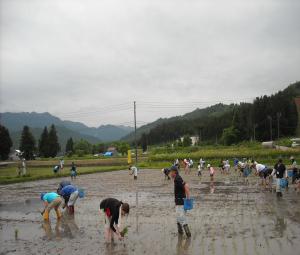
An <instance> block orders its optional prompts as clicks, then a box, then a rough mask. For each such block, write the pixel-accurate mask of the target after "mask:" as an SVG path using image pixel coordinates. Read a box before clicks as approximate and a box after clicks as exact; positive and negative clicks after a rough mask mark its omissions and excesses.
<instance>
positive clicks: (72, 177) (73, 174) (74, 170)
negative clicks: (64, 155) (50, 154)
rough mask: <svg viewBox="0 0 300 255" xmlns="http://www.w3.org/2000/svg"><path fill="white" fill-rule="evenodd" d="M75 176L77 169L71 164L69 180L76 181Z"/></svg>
mask: <svg viewBox="0 0 300 255" xmlns="http://www.w3.org/2000/svg"><path fill="white" fill-rule="evenodd" d="M76 176H77V168H76V165H75V163H74V162H72V166H71V179H72V180H73V179H76Z"/></svg>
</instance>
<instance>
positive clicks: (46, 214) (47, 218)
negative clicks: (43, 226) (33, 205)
mask: <svg viewBox="0 0 300 255" xmlns="http://www.w3.org/2000/svg"><path fill="white" fill-rule="evenodd" d="M43 218H44V220H47V221H48V220H49V211H48V210H45V211H44V213H43Z"/></svg>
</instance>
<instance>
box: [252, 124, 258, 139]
mask: <svg viewBox="0 0 300 255" xmlns="http://www.w3.org/2000/svg"><path fill="white" fill-rule="evenodd" d="M257 126H258V125H257V124H254V127H253V139H254V141H255V140H256V137H255V131H256V128H257Z"/></svg>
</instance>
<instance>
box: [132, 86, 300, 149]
mask: <svg viewBox="0 0 300 255" xmlns="http://www.w3.org/2000/svg"><path fill="white" fill-rule="evenodd" d="M298 96H300V82H296V83H295V84H292V85H290V86H289V87H287V88H286V89H285V90H283V91H279V92H278V93H276V94H274V95H271V96H263V97H257V98H256V99H255V100H254V101H253V103H240V104H232V105H222V104H219V105H215V106H212V107H208V108H205V109H202V110H200V109H197V110H196V111H194V112H192V113H188V114H186V115H183V116H180V117H174V118H170V119H165V120H158V121H156V122H153V123H150V124H148V125H147V126H143V127H141V128H140V129H138V132H139V143H140V144H143V143H147V144H159V143H166V142H174V141H175V140H176V139H178V138H179V137H181V136H184V135H187V134H188V135H198V136H200V137H201V139H202V141H209V142H212V141H215V140H218V141H220V139H221V138H223V139H225V138H224V137H226V135H229V136H230V141H231V143H232V142H234V143H236V142H240V141H244V140H250V139H254V135H255V139H256V140H258V141H264V140H270V139H271V130H272V139H274V138H277V136H278V130H277V126H278V124H279V136H280V137H283V136H293V135H295V134H296V130H297V123H298V112H297V107H296V103H295V98H296V97H298ZM141 133H144V134H143V136H141ZM254 133H255V134H254ZM131 137H132V134H130V135H129V136H127V137H126V138H127V139H130V138H131Z"/></svg>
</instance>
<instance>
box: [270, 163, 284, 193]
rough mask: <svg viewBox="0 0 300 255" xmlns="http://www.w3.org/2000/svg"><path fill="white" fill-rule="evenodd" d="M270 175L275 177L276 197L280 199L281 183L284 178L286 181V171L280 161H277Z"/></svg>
mask: <svg viewBox="0 0 300 255" xmlns="http://www.w3.org/2000/svg"><path fill="white" fill-rule="evenodd" d="M271 175H272V176H276V195H277V197H282V186H283V185H282V182H283V181H284V178H285V179H287V171H286V167H285V165H284V164H283V163H282V159H279V160H278V162H277V163H276V164H275V166H274V169H273V171H272V174H271Z"/></svg>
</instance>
